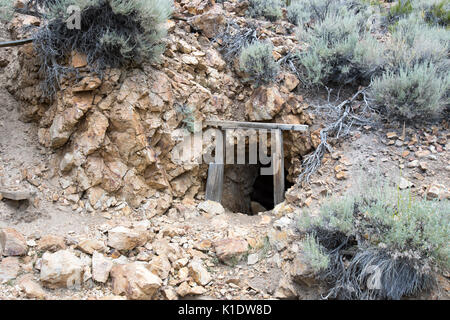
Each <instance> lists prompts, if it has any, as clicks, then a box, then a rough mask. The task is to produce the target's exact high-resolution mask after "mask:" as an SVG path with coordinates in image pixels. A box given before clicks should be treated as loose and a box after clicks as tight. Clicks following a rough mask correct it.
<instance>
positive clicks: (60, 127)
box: [49, 93, 93, 149]
mask: <svg viewBox="0 0 450 320" xmlns="http://www.w3.org/2000/svg"><path fill="white" fill-rule="evenodd" d="M92 100H93V97H92V96H91V94H89V93H82V94H78V95H75V96H73V97H71V99H70V100H68V101H65V103H66V105H69V106H72V107H69V108H64V109H63V110H61V113H58V114H57V115H56V116H55V118H54V120H53V123H52V125H51V126H50V130H49V133H50V145H51V147H52V148H55V149H56V148H59V147H61V146H63V145H64V144H65V143H66V142H67V140H69V138H70V136H71V135H72V133H73V131H74V130H75V126H76V124H77V123H78V121H80V119H81V118H82V117H83V116H84V114H85V113H86V111H88V110H89V109H90V108H91V106H92Z"/></svg>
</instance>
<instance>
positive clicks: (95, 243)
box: [77, 239, 108, 254]
mask: <svg viewBox="0 0 450 320" xmlns="http://www.w3.org/2000/svg"><path fill="white" fill-rule="evenodd" d="M77 249H79V250H81V251H83V252H84V253H87V254H93V253H94V251H98V252H106V251H107V250H108V248H107V247H106V245H105V243H104V242H103V241H101V240H91V239H88V240H83V241H81V242H80V243H78V245H77Z"/></svg>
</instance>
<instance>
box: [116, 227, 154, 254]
mask: <svg viewBox="0 0 450 320" xmlns="http://www.w3.org/2000/svg"><path fill="white" fill-rule="evenodd" d="M146 242H147V236H146V232H142V231H141V232H139V231H135V230H133V229H129V228H126V227H122V226H119V227H115V228H113V229H111V230H109V231H108V246H110V247H112V248H114V249H117V250H131V249H134V248H136V247H139V246H143V245H144V244H145V243H146Z"/></svg>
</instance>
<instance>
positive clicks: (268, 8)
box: [248, 0, 283, 21]
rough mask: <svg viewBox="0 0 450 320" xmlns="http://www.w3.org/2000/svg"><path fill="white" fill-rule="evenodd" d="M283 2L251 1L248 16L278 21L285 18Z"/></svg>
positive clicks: (271, 0)
mask: <svg viewBox="0 0 450 320" xmlns="http://www.w3.org/2000/svg"><path fill="white" fill-rule="evenodd" d="M282 5H283V3H282V2H281V0H250V1H249V8H248V14H249V15H250V16H251V17H253V18H261V17H264V18H266V19H267V20H269V21H276V20H278V19H280V18H281V17H282V16H283V13H282V11H281V8H282Z"/></svg>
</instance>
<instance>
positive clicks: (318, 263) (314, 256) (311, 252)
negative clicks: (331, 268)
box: [302, 234, 330, 273]
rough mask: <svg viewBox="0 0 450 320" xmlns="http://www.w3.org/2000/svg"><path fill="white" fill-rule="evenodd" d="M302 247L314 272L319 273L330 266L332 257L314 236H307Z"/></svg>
mask: <svg viewBox="0 0 450 320" xmlns="http://www.w3.org/2000/svg"><path fill="white" fill-rule="evenodd" d="M302 249H303V253H304V254H305V258H306V260H307V261H308V263H309V264H310V266H311V268H312V269H313V270H314V272H316V273H318V272H320V271H322V270H325V269H326V268H328V264H329V263H330V258H329V256H328V255H327V254H326V253H325V250H324V248H323V247H322V246H321V245H320V244H319V243H318V242H317V240H316V239H315V238H314V236H312V235H309V234H308V235H307V236H306V238H305V239H304V240H303V241H302Z"/></svg>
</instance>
